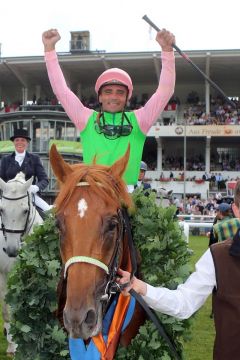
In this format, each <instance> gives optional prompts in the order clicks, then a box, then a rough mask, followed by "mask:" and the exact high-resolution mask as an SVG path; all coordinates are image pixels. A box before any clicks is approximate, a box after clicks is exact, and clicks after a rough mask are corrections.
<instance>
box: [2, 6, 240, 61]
mask: <svg viewBox="0 0 240 360" xmlns="http://www.w3.org/2000/svg"><path fill="white" fill-rule="evenodd" d="M0 9H1V20H0V43H1V56H2V57H12V56H34V55H42V54H43V45H42V40H41V35H42V32H43V31H45V30H47V29H49V28H57V29H58V31H59V33H60V35H61V40H60V42H59V43H58V44H57V48H56V49H57V51H58V52H68V51H69V41H70V32H71V31H84V30H89V31H90V50H92V51H94V50H105V51H106V52H125V51H127V52H131V51H158V50H160V48H159V45H158V44H157V42H156V41H155V34H156V32H155V30H152V31H150V27H149V25H148V24H147V23H146V22H145V21H144V20H142V17H143V15H145V14H146V15H147V16H148V17H149V18H150V19H151V20H152V21H153V22H154V23H155V24H156V25H157V26H158V27H159V28H166V29H168V30H170V31H171V32H172V33H174V35H175V37H176V44H177V46H178V47H179V48H180V49H181V50H184V51H185V50H213V49H240V36H239V35H240V30H239V29H240V26H239V25H240V20H239V16H240V1H239V0H200V1H199V0H198V1H197V0H165V1H163V0H101V1H100V0H83V1H81V0H65V1H64V0H62V1H60V0H41V1H35V2H34V1H33V0H9V1H2V2H1V7H0Z"/></svg>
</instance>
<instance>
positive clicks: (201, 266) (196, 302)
mask: <svg viewBox="0 0 240 360" xmlns="http://www.w3.org/2000/svg"><path fill="white" fill-rule="evenodd" d="M238 188H239V189H240V182H239V185H238ZM238 196H239V194H238ZM236 199H237V197H236V196H235V197H234V204H232V210H233V213H234V215H235V217H236V218H238V219H239V218H240V211H239V204H238V205H237V201H236ZM239 261H240V228H238V230H237V232H236V233H235V235H234V236H233V237H232V238H228V239H227V240H225V241H222V242H219V243H216V244H213V245H212V246H211V247H210V249H208V250H207V251H206V252H205V253H204V254H203V256H202V257H201V258H200V259H199V261H198V262H197V264H196V270H195V272H194V273H192V274H191V275H190V277H189V278H188V279H187V281H186V282H185V283H184V284H181V285H179V286H178V287H177V289H176V290H169V289H167V288H164V287H153V286H151V285H148V284H146V283H145V282H143V281H141V280H139V279H137V278H136V277H133V279H132V280H131V285H130V286H128V287H127V288H125V290H123V293H125V294H128V292H129V290H130V289H131V288H133V289H134V290H135V291H136V292H137V293H139V294H140V295H142V296H143V298H144V300H145V301H146V302H147V304H148V305H149V306H150V307H152V308H153V309H155V310H156V311H159V312H161V313H164V314H167V315H171V316H174V317H176V318H179V319H186V318H189V317H190V316H191V315H192V314H193V313H195V312H196V311H197V310H198V309H199V308H200V307H201V306H202V305H203V304H204V302H205V300H206V299H207V298H208V296H209V295H210V294H211V293H212V292H213V313H214V321H215V328H216V338H215V345H214V356H213V358H214V359H216V360H226V359H232V360H233V359H239V354H240V343H239V341H238V339H239V336H240V327H239V322H240V311H239V301H240V294H239V281H240V266H239ZM119 275H120V276H121V279H119V283H121V284H125V283H129V282H130V273H129V272H126V271H123V270H121V269H119Z"/></svg>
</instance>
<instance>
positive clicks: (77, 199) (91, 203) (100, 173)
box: [50, 145, 132, 339]
mask: <svg viewBox="0 0 240 360" xmlns="http://www.w3.org/2000/svg"><path fill="white" fill-rule="evenodd" d="M129 150H130V149H128V150H127V152H126V154H125V155H124V156H123V157H122V158H121V159H120V160H118V161H117V162H116V163H114V164H113V165H112V166H110V167H108V166H103V165H96V164H93V165H84V164H79V165H70V164H67V163H66V162H64V160H63V158H62V157H61V156H60V155H59V153H58V152H57V150H56V147H55V146H54V145H53V146H52V148H51V151H50V161H51V165H52V168H53V171H54V173H55V175H56V177H57V179H58V181H59V183H60V192H59V195H58V197H57V199H56V202H55V206H56V213H57V221H58V226H59V229H60V248H61V257H62V261H63V263H64V264H65V275H66V278H67V287H66V292H67V295H66V304H65V308H64V313H63V318H64V325H65V327H66V329H67V331H68V332H69V334H70V336H71V337H81V338H83V339H88V338H89V337H92V336H94V335H96V334H98V333H99V331H101V328H102V307H103V304H102V302H103V298H104V296H105V295H106V291H107V290H106V289H107V288H108V283H109V281H111V280H112V279H111V276H115V275H116V269H117V267H118V266H119V264H120V261H121V259H120V258H121V256H122V233H123V223H122V217H121V212H120V209H121V207H122V205H125V206H126V207H130V206H132V200H131V198H130V196H129V194H128V192H127V188H126V185H125V183H124V182H123V180H122V175H123V173H124V171H125V168H126V166H127V163H128V159H129Z"/></svg>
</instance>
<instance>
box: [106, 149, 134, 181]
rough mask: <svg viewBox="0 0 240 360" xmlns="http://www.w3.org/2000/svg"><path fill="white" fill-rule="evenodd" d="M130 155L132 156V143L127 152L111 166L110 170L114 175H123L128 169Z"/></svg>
mask: <svg viewBox="0 0 240 360" xmlns="http://www.w3.org/2000/svg"><path fill="white" fill-rule="evenodd" d="M129 157H130V144H128V148H127V151H126V152H125V154H124V155H123V156H122V157H121V158H120V159H119V160H117V161H116V162H115V163H114V164H113V165H112V166H111V167H110V172H111V173H112V174H113V176H114V177H118V176H119V177H122V176H123V174H124V171H125V170H126V167H127V164H128V160H129Z"/></svg>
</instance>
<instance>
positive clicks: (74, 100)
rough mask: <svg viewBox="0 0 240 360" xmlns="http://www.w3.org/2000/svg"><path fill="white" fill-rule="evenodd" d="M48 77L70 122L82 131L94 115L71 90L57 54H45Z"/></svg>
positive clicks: (50, 52) (53, 52) (52, 52)
mask: <svg viewBox="0 0 240 360" xmlns="http://www.w3.org/2000/svg"><path fill="white" fill-rule="evenodd" d="M45 61H46V66H47V72H48V77H49V80H50V83H51V86H52V90H53V92H54V94H55V95H56V97H57V99H58V101H60V103H61V105H62V106H63V108H64V110H65V111H66V113H67V115H68V117H69V118H70V120H71V121H72V122H73V123H74V124H75V126H76V127H77V128H78V129H79V130H80V131H82V130H83V129H84V127H85V125H86V123H87V120H88V119H89V117H90V115H91V114H92V113H93V110H92V109H89V108H87V107H86V106H84V105H83V103H82V102H81V101H80V99H79V98H78V97H77V96H76V95H75V94H74V93H73V92H72V91H71V90H70V89H69V87H68V86H67V84H66V81H65V79H64V76H63V73H62V70H61V68H60V65H59V62H58V58H57V54H56V52H55V51H54V50H53V51H49V52H46V53H45Z"/></svg>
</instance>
